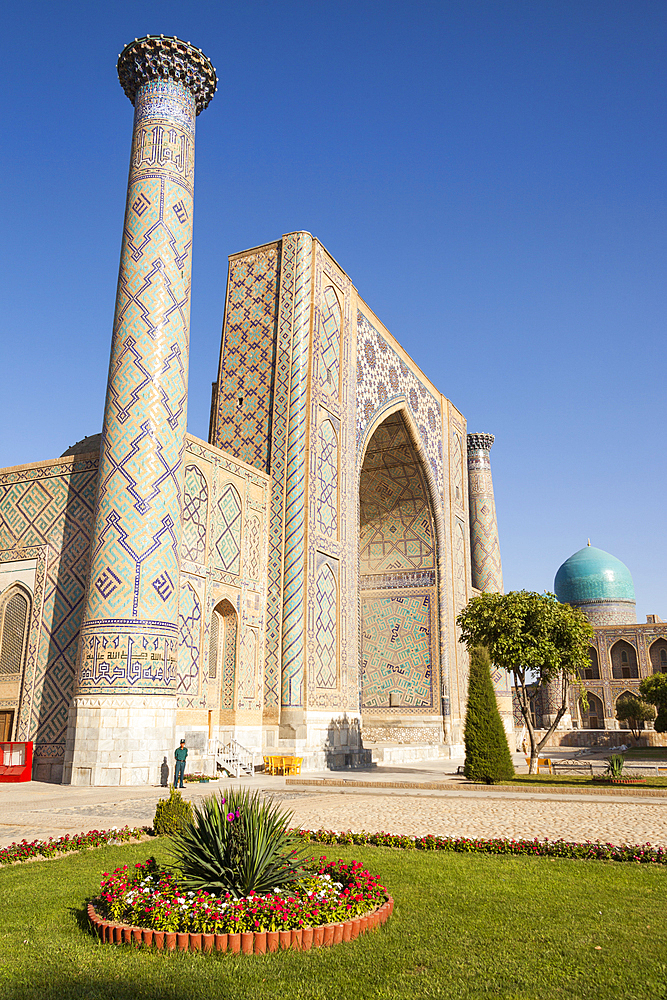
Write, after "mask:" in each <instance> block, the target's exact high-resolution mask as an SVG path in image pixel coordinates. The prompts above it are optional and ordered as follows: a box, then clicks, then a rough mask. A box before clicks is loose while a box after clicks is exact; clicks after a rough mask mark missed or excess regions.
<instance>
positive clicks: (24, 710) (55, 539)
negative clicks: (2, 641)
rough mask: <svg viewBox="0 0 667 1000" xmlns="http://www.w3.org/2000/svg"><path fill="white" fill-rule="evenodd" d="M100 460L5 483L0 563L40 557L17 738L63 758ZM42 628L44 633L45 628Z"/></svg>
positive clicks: (0, 498)
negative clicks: (30, 741)
mask: <svg viewBox="0 0 667 1000" xmlns="http://www.w3.org/2000/svg"><path fill="white" fill-rule="evenodd" d="M97 461H98V460H97V456H95V457H94V458H79V457H77V458H73V459H72V460H70V461H69V462H66V463H62V464H53V465H47V466H42V467H40V468H32V469H26V470H22V471H18V472H7V473H3V474H2V476H0V550H8V551H0V562H5V561H7V562H8V561H11V560H16V559H26V558H37V575H36V579H35V584H34V594H33V598H34V600H33V616H32V617H33V624H32V625H31V629H30V634H29V639H28V650H27V655H26V662H25V669H24V679H23V690H22V696H21V714H20V718H19V720H18V732H17V736H16V738H17V739H21V740H26V739H31V740H33V741H34V742H35V744H36V745H38V746H39V747H40V748H41V750H42V751H44V752H45V753H46V752H48V748H49V747H50V748H51V750H52V752H53V754H55V755H61V754H62V753H64V745H65V736H66V732H67V715H68V711H69V705H70V702H71V699H72V694H73V692H74V680H75V673H76V649H77V642H78V636H79V626H80V623H81V618H82V616H83V610H84V603H85V602H84V598H85V584H86V576H87V572H88V551H89V545H90V530H91V523H92V518H93V506H94V503H95V490H96V482H97ZM40 626H41V628H40Z"/></svg>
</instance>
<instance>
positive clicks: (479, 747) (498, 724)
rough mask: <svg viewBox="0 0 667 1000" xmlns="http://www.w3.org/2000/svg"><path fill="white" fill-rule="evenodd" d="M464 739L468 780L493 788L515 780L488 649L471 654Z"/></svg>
mask: <svg viewBox="0 0 667 1000" xmlns="http://www.w3.org/2000/svg"><path fill="white" fill-rule="evenodd" d="M463 739H464V741H465V747H466V760H465V767H464V774H465V776H466V778H469V779H470V780H471V781H480V782H486V784H487V785H493V784H495V783H496V782H499V781H508V780H509V779H510V778H513V777H514V764H513V763H512V756H511V754H510V749H509V747H508V745H507V736H506V735H505V727H504V726H503V721H502V719H501V718H500V712H499V711H498V703H497V701H496V694H495V691H494V690H493V681H492V680H491V657H490V656H489V651H488V649H487V648H486V646H474V647H473V648H472V649H471V650H470V677H469V679H468V706H467V709H466V721H465V728H464V730H463Z"/></svg>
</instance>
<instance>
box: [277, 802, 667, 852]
mask: <svg viewBox="0 0 667 1000" xmlns="http://www.w3.org/2000/svg"><path fill="white" fill-rule="evenodd" d="M289 807H290V808H291V809H293V810H294V820H295V823H296V824H297V825H298V826H301V827H303V828H306V829H318V828H320V827H325V828H326V829H330V830H337V831H340V830H355V831H356V830H367V831H369V832H376V831H379V830H385V831H386V832H387V833H401V834H407V835H409V836H421V835H423V834H427V833H432V834H436V835H439V836H452V837H487V838H488V837H509V838H512V837H514V838H516V839H519V838H527V839H533V838H534V837H537V838H538V839H539V840H545V839H547V838H548V839H549V840H558V839H563V840H576V841H586V840H600V841H604V842H606V843H613V844H622V843H625V844H642V843H651V844H655V845H658V844H662V845H665V846H667V801H666V802H665V803H663V802H662V801H660V802H655V801H648V802H637V801H634V802H619V801H615V802H599V801H590V800H589V799H582V800H575V801H563V800H554V799H547V800H546V801H545V800H544V799H539V800H538V799H537V798H531V799H528V798H521V799H519V798H509V797H508V795H507V794H505V795H504V796H502V797H501V796H498V797H490V796H485V797H478V796H476V795H474V794H471V793H465V794H464V795H455V796H454V795H452V796H447V797H444V796H442V797H441V796H438V797H432V798H431V797H427V796H426V795H420V796H403V795H401V796H398V795H396V796H393V795H392V796H377V795H373V796H371V795H364V794H362V793H353V794H348V793H343V794H325V795H320V796H314V797H312V798H309V799H306V800H294V801H291V802H289Z"/></svg>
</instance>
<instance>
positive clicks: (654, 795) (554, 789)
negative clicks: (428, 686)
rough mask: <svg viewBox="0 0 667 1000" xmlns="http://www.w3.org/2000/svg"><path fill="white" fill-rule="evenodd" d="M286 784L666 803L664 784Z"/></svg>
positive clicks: (322, 781)
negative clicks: (601, 797) (599, 797)
mask: <svg viewBox="0 0 667 1000" xmlns="http://www.w3.org/2000/svg"><path fill="white" fill-rule="evenodd" d="M285 784H286V785H300V786H302V787H307V786H309V785H310V786H311V787H314V786H316V787H318V788H348V789H350V788H352V789H354V788H407V789H413V790H417V791H421V790H422V789H423V790H424V791H442V792H514V793H515V795H533V794H534V793H537V794H544V795H621V796H632V797H633V798H637V797H639V796H641V797H642V798H651V799H663V800H664V802H665V803H667V785H666V786H665V790H664V792H661V791H659V790H658V789H657V788H641V787H640V786H638V785H634V786H633V787H632V788H628V787H627V786H626V787H625V788H624V787H622V786H618V785H615V786H614V787H613V788H609V787H602V788H601V787H600V786H599V785H587V786H586V787H585V788H573V787H572V785H566V786H564V787H562V788H561V787H560V786H559V785H543V786H542V785H536V786H533V787H531V788H521V787H520V786H519V785H476V784H473V782H465V783H464V782H460V783H459V782H455V781H353V780H350V779H346V778H339V779H336V778H311V779H310V780H309V779H308V778H286V779H285Z"/></svg>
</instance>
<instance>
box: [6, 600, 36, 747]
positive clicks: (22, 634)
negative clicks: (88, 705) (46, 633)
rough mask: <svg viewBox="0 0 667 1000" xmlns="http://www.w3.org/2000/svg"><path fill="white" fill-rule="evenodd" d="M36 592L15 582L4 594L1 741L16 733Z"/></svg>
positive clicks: (10, 737) (9, 738)
mask: <svg viewBox="0 0 667 1000" xmlns="http://www.w3.org/2000/svg"><path fill="white" fill-rule="evenodd" d="M31 609H32V594H31V593H30V591H29V590H28V588H27V587H24V586H23V584H21V583H13V584H11V586H9V587H7V589H6V590H5V591H4V593H3V594H2V596H0V691H1V693H2V702H1V703H0V741H2V742H5V741H8V740H11V739H12V737H13V736H14V735H15V730H16V721H17V716H18V710H19V705H20V698H21V686H22V683H23V671H24V669H25V657H26V648H27V645H28V629H29V625H30V612H31Z"/></svg>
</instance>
